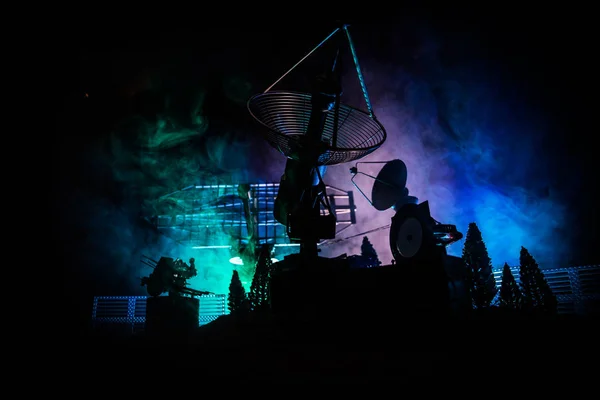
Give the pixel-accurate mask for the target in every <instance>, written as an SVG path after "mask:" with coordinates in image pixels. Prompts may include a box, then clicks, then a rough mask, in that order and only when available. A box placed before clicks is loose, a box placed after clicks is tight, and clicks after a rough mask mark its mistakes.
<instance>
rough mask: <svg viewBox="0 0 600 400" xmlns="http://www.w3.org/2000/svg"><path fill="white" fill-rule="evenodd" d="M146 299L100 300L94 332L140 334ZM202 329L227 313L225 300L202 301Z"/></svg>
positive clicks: (218, 297) (97, 300) (222, 297)
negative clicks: (106, 331)
mask: <svg viewBox="0 0 600 400" xmlns="http://www.w3.org/2000/svg"><path fill="white" fill-rule="evenodd" d="M147 299H148V297H147V296H97V297H94V303H93V306H92V327H93V328H94V329H95V330H108V331H111V332H115V331H121V332H123V333H138V332H141V331H143V329H144V324H145V322H146V301H147ZM199 299H200V310H199V318H198V320H199V325H204V324H208V323H209V322H211V321H214V320H215V319H217V318H219V317H220V316H221V315H225V314H226V313H227V305H226V296H225V295H224V294H209V295H203V296H200V297H199Z"/></svg>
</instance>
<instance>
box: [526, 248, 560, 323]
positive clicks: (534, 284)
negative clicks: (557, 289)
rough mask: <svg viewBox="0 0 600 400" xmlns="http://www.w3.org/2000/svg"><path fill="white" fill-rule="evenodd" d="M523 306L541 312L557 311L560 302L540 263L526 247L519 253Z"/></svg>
mask: <svg viewBox="0 0 600 400" xmlns="http://www.w3.org/2000/svg"><path fill="white" fill-rule="evenodd" d="M519 260H520V268H519V274H520V278H521V293H522V294H523V308H524V309H525V310H527V311H530V312H531V311H534V312H540V313H549V314H555V313H557V308H558V302H557V300H556V296H555V295H554V293H552V289H550V286H549V285H548V281H546V278H545V277H544V274H543V273H542V271H541V270H540V267H539V266H538V263H537V262H536V261H535V259H534V258H533V256H532V255H531V254H529V251H528V250H527V249H526V248H525V247H521V253H520V255H519Z"/></svg>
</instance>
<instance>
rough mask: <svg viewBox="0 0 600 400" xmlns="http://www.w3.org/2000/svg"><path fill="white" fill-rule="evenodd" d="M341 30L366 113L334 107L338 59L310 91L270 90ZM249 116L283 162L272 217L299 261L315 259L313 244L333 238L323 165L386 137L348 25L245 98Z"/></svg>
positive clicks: (353, 154) (337, 104)
mask: <svg viewBox="0 0 600 400" xmlns="http://www.w3.org/2000/svg"><path fill="white" fill-rule="evenodd" d="M341 30H343V31H344V32H345V33H346V37H347V39H348V44H349V47H350V50H351V52H352V56H353V60H354V65H355V67H356V71H357V74H358V78H359V82H360V83H361V88H362V89H363V95H364V97H365V101H366V103H367V108H368V112H364V111H360V110H358V109H356V108H353V107H350V106H347V105H344V104H341V103H340V97H341V94H342V86H341V57H340V50H341V49H340V48H339V47H338V48H337V49H336V52H335V56H334V57H333V65H332V67H331V68H330V69H328V70H327V71H326V72H325V73H324V74H323V75H320V76H318V77H317V79H316V82H315V85H314V87H313V88H312V90H311V92H310V93H300V92H277V91H274V92H270V89H271V88H272V87H273V86H274V85H275V84H277V83H278V82H279V81H280V80H281V79H283V78H284V77H285V76H286V75H287V74H288V73H289V72H291V71H292V70H293V69H294V68H295V67H296V66H297V65H299V64H300V63H301V62H302V61H304V59H306V58H307V57H308V56H310V55H311V54H312V53H313V52H314V51H315V50H317V49H318V48H319V47H321V46H322V45H323V44H324V43H325V42H326V41H328V40H329V39H330V38H331V37H333V36H334V35H335V34H336V33H338V32H339V31H341ZM248 110H249V111H250V114H251V115H252V116H253V117H254V118H255V119H256V120H257V121H258V122H260V124H262V125H263V127H264V128H266V129H263V134H264V137H265V139H266V140H267V141H268V142H269V143H270V144H271V145H272V146H273V147H274V148H275V149H277V150H278V151H279V152H281V153H282V154H283V155H284V156H286V157H287V158H288V160H287V162H286V167H285V172H284V174H283V176H282V177H281V182H280V186H279V192H278V194H277V199H276V200H275V209H274V216H275V218H276V219H277V220H278V221H279V222H281V223H282V224H284V225H285V226H286V227H287V233H288V236H289V237H290V240H292V241H294V242H299V243H300V246H301V247H300V254H301V255H302V256H303V257H304V258H305V259H308V258H314V257H316V256H317V253H318V249H317V243H318V242H319V240H321V239H331V238H334V237H335V233H336V230H335V226H336V218H335V214H334V213H333V210H332V207H331V205H330V203H329V201H328V198H327V196H326V193H325V183H324V182H323V176H324V175H325V172H326V168H327V166H328V165H334V164H339V163H343V162H348V161H352V160H356V159H358V158H361V157H364V156H365V155H367V154H369V153H371V152H373V151H374V150H376V149H377V148H378V147H379V146H381V145H382V144H383V142H384V141H385V139H386V133H385V129H384V128H383V126H382V125H381V124H380V123H379V122H378V121H377V119H376V118H375V116H374V113H373V110H372V109H371V105H370V101H369V98H368V94H367V91H366V87H365V85H364V79H363V77H362V73H361V71H360V66H359V64H358V59H357V58H356V53H355V50H354V46H353V44H352V40H351V37H350V33H349V31H348V27H347V26H346V25H343V26H342V27H340V28H337V29H335V30H334V31H333V32H332V33H331V34H330V35H329V36H328V37H327V38H325V40H323V41H322V42H321V43H320V44H319V45H317V47H315V49H313V50H312V51H311V52H310V53H309V54H308V55H307V56H306V57H304V58H303V59H302V60H301V61H300V62H299V63H297V64H296V65H295V66H294V67H292V68H291V69H290V70H289V71H287V72H286V73H285V74H284V75H283V76H282V77H281V78H279V79H278V80H277V81H276V82H275V83H274V84H273V85H271V86H270V87H269V88H268V89H267V90H265V92H264V93H261V94H257V95H255V96H253V97H251V98H250V100H248Z"/></svg>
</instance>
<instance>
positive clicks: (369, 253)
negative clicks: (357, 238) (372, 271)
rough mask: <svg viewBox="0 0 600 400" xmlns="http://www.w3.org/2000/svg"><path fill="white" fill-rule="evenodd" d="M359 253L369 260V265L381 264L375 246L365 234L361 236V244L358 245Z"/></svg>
mask: <svg viewBox="0 0 600 400" xmlns="http://www.w3.org/2000/svg"><path fill="white" fill-rule="evenodd" d="M360 254H361V255H362V256H363V257H366V258H367V259H368V260H369V267H378V266H380V265H381V261H379V257H378V256H377V252H376V251H375V248H374V247H373V245H372V244H371V242H370V241H369V238H368V237H366V236H365V237H363V240H362V244H361V245H360Z"/></svg>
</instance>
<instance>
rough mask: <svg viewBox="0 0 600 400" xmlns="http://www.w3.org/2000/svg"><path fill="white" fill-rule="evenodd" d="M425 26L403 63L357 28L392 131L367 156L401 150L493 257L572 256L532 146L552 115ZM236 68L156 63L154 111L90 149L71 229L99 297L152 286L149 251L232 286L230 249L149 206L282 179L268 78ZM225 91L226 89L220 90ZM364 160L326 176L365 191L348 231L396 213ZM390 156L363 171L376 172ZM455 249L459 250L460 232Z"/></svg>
mask: <svg viewBox="0 0 600 400" xmlns="http://www.w3.org/2000/svg"><path fill="white" fill-rule="evenodd" d="M418 36H419V40H418V43H419V45H417V46H414V48H411V49H410V54H408V55H407V56H405V57H404V60H403V61H398V62H393V61H389V60H387V61H385V62H384V61H382V60H383V59H382V57H378V56H377V55H373V54H369V51H368V50H365V51H363V49H365V47H364V46H363V47H360V46H361V42H365V41H367V42H368V39H362V40H359V38H356V39H357V50H358V53H359V57H360V59H361V64H362V67H363V70H364V73H365V78H366V82H367V87H368V89H369V93H370V95H371V101H372V103H373V106H374V110H375V113H376V115H377V117H378V118H379V120H380V121H381V122H382V123H383V125H384V126H385V128H386V130H387V133H388V138H387V141H386V142H385V143H384V145H383V146H382V147H381V148H380V149H379V150H377V151H376V152H374V153H373V154H371V155H370V156H368V157H366V158H365V159H363V160H361V161H367V160H368V161H387V160H391V159H395V158H400V159H402V160H404V161H405V163H406V165H407V167H408V182H407V187H408V188H409V190H410V192H411V194H412V195H415V196H417V197H418V198H419V200H420V201H424V200H428V201H429V202H430V208H431V212H432V216H433V217H434V218H435V219H437V220H438V221H440V222H442V223H449V224H455V225H456V226H457V228H458V229H459V230H460V231H461V232H463V234H466V229H467V226H468V223H469V222H476V223H477V224H478V225H479V228H480V230H481V232H482V234H483V238H484V240H485V242H486V245H487V249H488V251H489V254H490V256H491V258H492V262H493V264H494V266H502V265H503V264H504V262H508V263H509V264H515V262H516V260H517V259H518V255H519V249H520V246H525V247H527V248H528V249H529V250H530V252H531V253H532V254H533V255H534V257H536V259H538V261H540V263H541V264H542V266H544V264H546V265H547V266H552V265H555V264H557V263H558V262H560V261H562V260H564V259H565V258H566V257H568V254H567V248H568V246H569V242H568V241H566V240H565V236H564V232H562V231H560V229H561V228H560V227H561V224H562V223H563V221H564V218H565V208H564V204H562V203H561V202H560V201H559V199H558V198H557V197H556V196H555V193H554V187H555V186H554V185H555V182H553V181H552V179H551V178H552V176H551V169H550V168H549V164H550V160H549V159H548V158H547V157H544V155H543V154H539V153H538V152H536V151H535V149H536V147H537V146H538V145H540V143H541V142H542V140H543V137H544V135H545V134H546V130H547V127H546V125H545V121H544V120H543V119H541V118H540V114H539V112H538V113H536V112H534V111H533V110H530V109H529V108H530V107H529V106H528V103H527V101H526V100H525V99H524V98H523V96H521V93H520V92H519V90H518V88H512V87H510V86H507V83H506V81H503V80H501V79H498V77H497V75H496V73H497V69H495V68H490V65H487V64H485V63H476V62H473V61H472V60H470V59H466V60H464V62H461V61H460V60H459V61H457V62H455V63H453V64H452V65H451V66H445V65H443V64H444V63H443V62H441V60H440V58H439V47H440V45H439V44H438V42H437V38H436V36H435V35H433V34H431V33H421V34H420V35H418ZM366 48H367V49H368V47H366ZM302 51H303V50H302V49H299V50H298V52H297V54H298V56H297V57H296V59H299V58H300V57H301V56H302V55H303V54H302ZM397 51H398V53H402V52H406V49H405V48H401V47H398V50H397ZM393 52H394V51H392V53H393ZM407 60H408V61H407ZM287 61H289V60H287ZM287 61H286V62H287ZM239 68H240V70H235V68H234V67H230V68H229V69H228V70H226V71H225V72H224V73H222V74H221V75H220V76H216V77H212V76H210V75H209V74H204V75H202V76H200V77H199V78H198V77H195V78H194V80H193V82H191V81H186V79H185V77H186V76H184V77H178V81H177V83H176V84H173V83H169V82H168V81H169V79H171V77H170V74H172V73H173V72H172V71H169V70H167V71H164V70H160V71H158V72H155V73H154V74H153V75H152V74H151V75H152V77H151V78H150V77H146V78H145V79H143V80H142V81H141V83H140V82H138V83H136V84H135V85H133V86H131V87H130V88H129V90H130V92H131V93H129V94H128V96H129V97H128V98H130V100H131V101H132V102H134V100H133V99H136V100H135V101H137V102H142V103H143V105H142V106H140V108H139V110H143V112H140V111H135V112H132V113H131V114H130V115H129V116H128V117H125V118H122V119H121V121H120V123H119V124H118V125H116V126H115V127H113V128H112V129H111V131H110V134H108V135H105V136H102V138H101V139H98V140H97V141H96V142H94V143H93V145H92V146H89V148H88V149H86V150H84V152H83V155H82V156H81V157H82V158H84V159H85V163H86V164H85V165H86V167H85V168H83V169H84V171H83V172H82V174H86V175H85V176H86V178H85V180H86V181H90V182H94V183H91V184H90V187H92V189H90V190H85V189H83V188H82V189H78V190H76V191H73V193H72V194H71V196H70V200H69V202H68V203H67V205H66V206H65V207H67V208H68V209H69V213H70V222H69V224H68V225H66V226H65V227H66V230H68V231H69V235H72V237H75V236H77V237H78V238H77V240H79V241H81V242H82V243H83V244H82V246H81V247H82V250H83V251H82V252H81V253H82V254H83V256H82V258H81V262H82V264H85V265H86V266H87V267H86V268H87V270H88V273H89V284H90V285H93V286H94V287H95V288H96V291H97V292H98V293H96V294H111V293H113V294H117V293H118V294H131V295H143V294H145V291H144V288H142V287H140V277H141V276H145V275H148V274H149V273H150V270H149V268H147V267H145V266H144V265H143V264H141V262H140V259H141V257H142V255H147V256H149V257H151V258H154V259H158V258H159V257H160V256H161V255H163V256H171V257H179V258H182V259H184V261H187V260H188V259H189V258H190V257H195V258H196V260H197V265H198V267H199V276H198V277H197V278H194V279H192V280H191V281H190V284H191V286H192V287H194V288H196V289H201V290H209V291H213V292H216V293H225V292H226V291H227V287H228V285H229V279H230V277H231V272H232V265H231V264H229V262H228V258H229V253H228V252H227V251H225V252H224V251H217V250H215V251H207V250H194V249H189V248H186V247H184V246H181V245H178V244H177V243H175V242H174V241H173V240H170V239H169V238H166V237H165V236H162V235H158V234H156V233H155V232H153V231H152V229H150V228H149V225H146V224H144V223H143V222H140V218H139V217H140V216H142V215H151V214H152V211H153V207H155V204H156V203H155V201H156V199H158V198H159V197H160V196H162V195H165V194H168V193H172V192H174V191H176V190H179V189H182V188H184V187H187V186H189V185H192V184H212V183H242V182H250V183H258V182H278V181H279V178H280V175H281V173H282V171H283V167H284V164H285V159H284V157H283V156H282V155H280V154H279V153H277V152H276V151H275V150H274V149H272V148H271V147H270V146H269V145H267V144H265V143H263V142H262V141H261V140H260V139H258V138H259V136H258V135H257V134H256V132H255V128H256V126H255V125H253V124H252V121H250V119H249V116H248V115H247V112H246V109H245V101H246V99H247V98H248V97H249V96H250V95H251V94H253V93H256V92H259V91H262V90H263V89H264V87H266V84H264V82H261V83H257V82H256V80H255V79H253V77H252V76H249V75H248V72H247V71H242V70H241V69H243V67H241V66H240V67H239ZM498 68H499V67H498ZM286 69H287V65H286V66H283V67H281V71H280V72H279V73H280V74H281V73H283V72H284V71H285V70H286ZM187 76H192V75H187ZM277 77H278V76H277V75H275V76H273V77H270V78H269V79H275V78H277ZM165 82H166V83H165ZM215 82H218V85H217V86H218V88H217V89H215ZM344 82H345V83H346V85H345V86H344V88H345V92H344V96H343V101H344V102H345V103H348V104H350V105H353V106H358V107H360V108H362V109H364V103H362V102H361V97H360V91H359V89H358V85H357V84H356V76H355V74H354V72H353V71H352V70H351V71H348V73H346V76H345V78H344ZM268 83H270V82H268ZM182 87H183V88H185V89H181V88H182ZM173 88H177V89H176V90H175V89H173ZM207 88H208V89H207ZM209 89H210V90H209ZM215 92H219V93H220V95H219V96H216V97H217V99H216V100H215V95H214V93H215ZM142 93H150V94H151V95H148V96H142V95H140V94H142ZM211 93H212V96H213V97H212V98H211V97H210V96H211ZM140 99H141V100H140ZM210 107H212V109H211V108H210ZM528 107H529V108H528ZM215 109H221V110H223V109H224V110H226V111H221V114H219V112H218V111H217V112H216V111H215ZM136 110H137V109H136ZM532 154H536V157H535V158H534V157H533V155H532ZM353 165H354V164H353V163H352V164H343V165H338V166H333V167H330V168H329V170H328V171H327V174H326V176H325V181H326V183H327V184H330V185H332V186H336V187H338V188H341V189H345V190H353V191H354V198H355V201H356V205H357V219H358V223H357V224H356V225H355V226H352V227H351V228H349V229H347V230H345V231H344V232H343V233H342V234H341V235H340V237H347V236H351V235H358V234H360V233H361V232H365V231H368V230H371V229H375V228H379V227H382V226H384V225H387V224H389V223H390V218H391V217H392V216H393V214H394V212H393V211H392V210H387V211H383V212H380V211H376V210H375V209H374V208H372V207H371V206H370V204H369V203H368V202H367V201H366V200H365V199H364V198H363V197H362V196H361V195H360V193H358V191H357V190H356V189H354V188H353V186H352V184H351V183H350V178H351V176H350V173H349V168H350V167H351V166H353ZM379 167H380V166H379ZM379 167H377V166H371V167H369V166H367V167H365V168H366V169H362V168H359V169H361V170H363V171H364V172H367V173H370V174H376V173H377V171H378V168H379ZM356 182H357V184H359V186H360V187H361V188H362V189H363V191H365V192H366V193H367V195H369V196H370V189H371V185H372V182H371V181H369V180H368V179H366V178H365V177H358V178H357V180H356ZM108 192H110V193H111V195H110V196H109V195H107V193H108ZM115 198H116V199H117V200H115ZM140 204H141V205H142V206H141V207H140ZM216 234H217V235H218V234H220V233H218V232H217V233H216ZM388 235H389V230H387V229H383V230H380V231H377V232H373V233H369V234H368V236H369V238H370V240H371V242H372V243H373V244H374V246H375V249H376V250H377V252H378V254H379V258H380V259H381V261H382V262H383V263H384V264H387V263H389V262H390V261H391V258H392V256H391V252H390V250H389V244H388ZM69 237H71V236H69ZM69 240H72V239H69ZM73 240H74V239H73ZM361 240H362V235H358V236H357V237H356V238H354V239H349V240H345V241H342V242H340V243H336V244H331V245H324V246H322V249H323V253H322V255H323V256H336V255H339V254H341V253H347V254H349V255H350V254H358V253H360V243H361ZM448 250H449V253H451V254H455V255H460V252H461V250H462V242H459V243H456V244H454V245H452V246H450V247H449V249H448ZM91 282H93V283H91Z"/></svg>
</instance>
